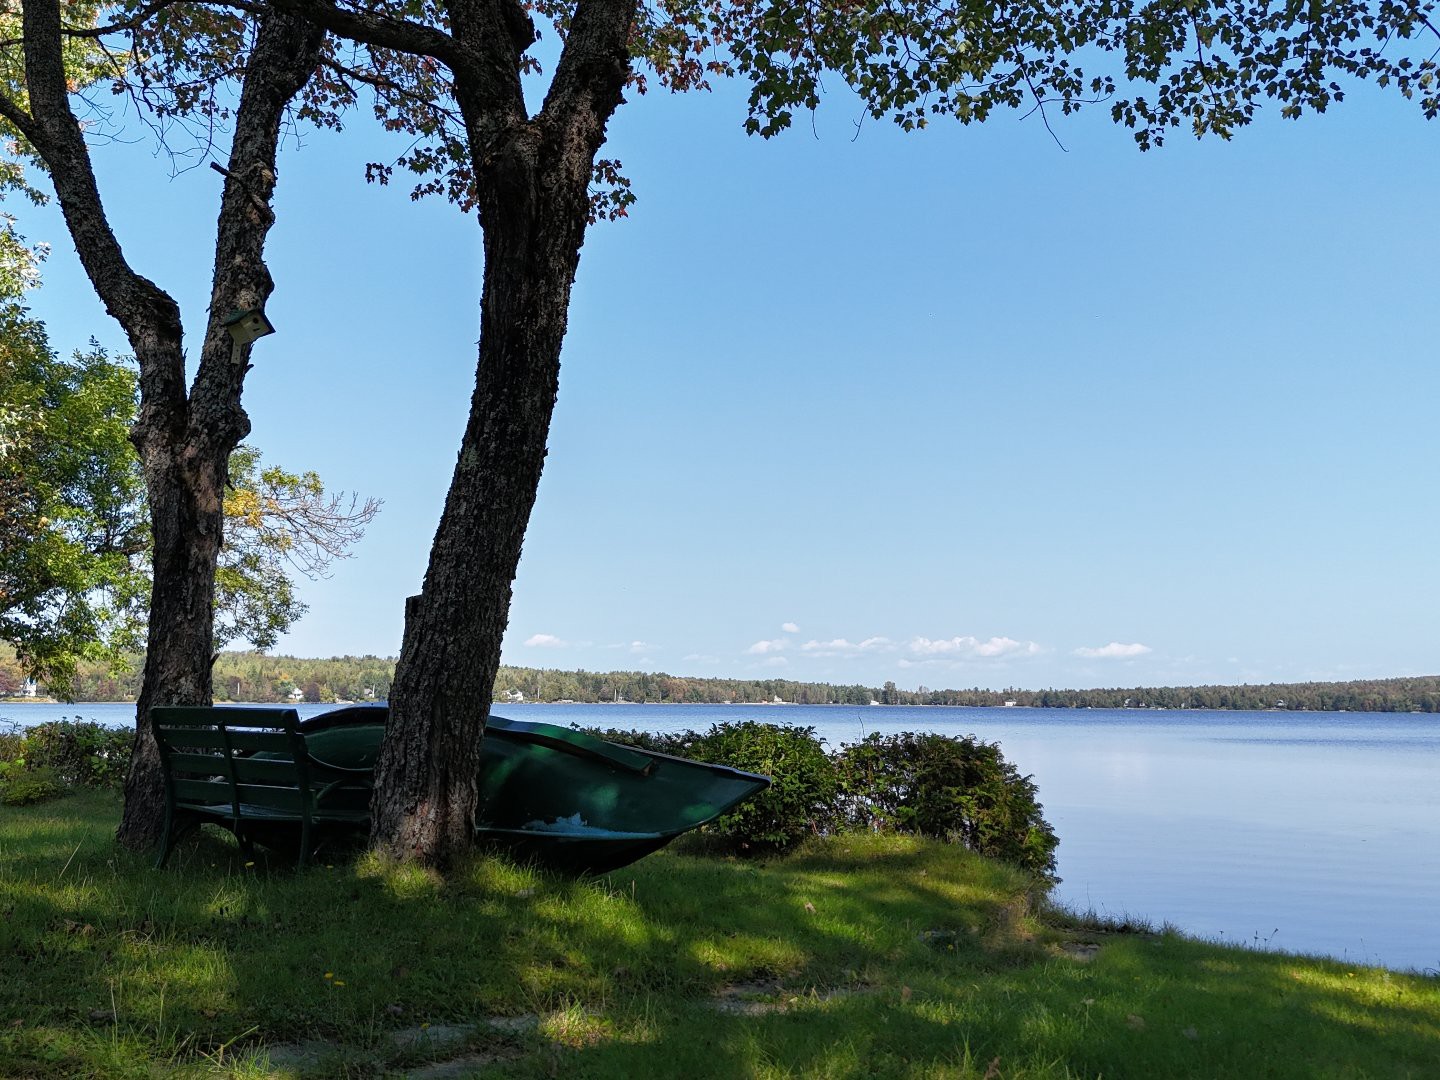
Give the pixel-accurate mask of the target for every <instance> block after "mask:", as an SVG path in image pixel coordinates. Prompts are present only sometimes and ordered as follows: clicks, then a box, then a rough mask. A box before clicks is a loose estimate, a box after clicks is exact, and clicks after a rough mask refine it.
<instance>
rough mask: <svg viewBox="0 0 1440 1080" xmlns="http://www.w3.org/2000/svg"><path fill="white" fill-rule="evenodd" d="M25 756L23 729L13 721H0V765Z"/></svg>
mask: <svg viewBox="0 0 1440 1080" xmlns="http://www.w3.org/2000/svg"><path fill="white" fill-rule="evenodd" d="M24 755H25V729H24V728H22V727H21V726H20V724H19V722H17V721H15V720H0V765H3V764H5V763H6V762H8V761H18V760H20V759H21V758H23V757H24Z"/></svg>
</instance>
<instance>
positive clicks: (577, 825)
mask: <svg viewBox="0 0 1440 1080" xmlns="http://www.w3.org/2000/svg"><path fill="white" fill-rule="evenodd" d="M388 716H389V709H388V708H387V707H386V706H385V705H353V706H346V707H342V708H339V709H334V710H331V711H330V712H327V713H321V714H320V715H319V716H315V717H311V718H310V719H309V720H305V721H302V722H301V724H300V729H301V731H302V732H303V733H304V735H305V743H306V746H307V748H308V750H309V753H310V757H311V759H312V761H313V762H314V764H315V765H317V766H319V767H321V769H322V770H323V769H324V768H325V767H329V768H331V769H333V770H336V771H337V772H345V773H351V774H353V773H354V772H357V771H361V770H369V771H373V770H374V768H375V762H376V760H377V759H378V758H379V755H380V743H381V741H382V739H383V738H384V734H385V722H386V719H387V718H388ZM769 784H770V778H769V777H768V776H760V775H757V774H755V773H748V772H741V771H740V770H739V769H732V768H729V767H728V766H725V765H712V764H709V763H707V762H701V761H689V760H687V759H685V758H678V757H671V756H670V755H668V754H660V753H655V752H653V751H649V750H641V749H638V748H636V747H632V746H622V745H620V744H619V743H613V742H607V741H605V740H604V739H597V738H595V737H594V736H593V735H587V734H585V733H584V732H580V731H575V730H573V729H571V728H564V727H558V726H556V725H554V724H542V723H532V722H528V721H521V720H510V719H507V718H505V717H503V716H495V715H494V714H491V716H490V719H489V720H488V721H487V722H486V724H485V739H484V742H483V743H482V744H481V749H480V806H479V809H478V810H477V812H476V819H475V820H476V824H475V834H476V838H477V839H478V840H480V841H481V842H482V843H486V844H490V845H493V846H497V847H502V848H505V849H507V850H508V851H509V852H510V853H511V854H512V855H514V857H516V858H518V859H522V860H530V861H534V862H536V863H539V864H541V865H543V866H546V867H549V868H551V869H555V870H561V871H565V872H568V873H577V874H578V873H585V874H603V873H606V872H608V871H610V870H615V869H617V868H619V867H621V866H626V865H628V864H629V863H632V862H634V861H635V860H636V859H639V858H642V857H644V856H646V855H649V854H650V853H651V852H653V851H658V850H659V849H660V848H662V847H664V846H665V845H666V844H668V843H669V842H670V841H671V840H674V839H675V838H676V837H677V836H680V835H682V834H684V833H687V832H689V831H690V830H692V829H697V828H699V827H700V826H701V825H704V824H705V823H707V822H709V821H713V820H714V819H715V818H717V817H719V816H720V815H721V814H723V813H725V812H726V811H727V810H729V809H731V808H732V807H733V806H735V805H736V804H738V803H740V802H742V801H744V800H745V799H748V798H749V797H750V796H752V795H755V794H757V793H759V792H761V791H763V790H764V789H765V788H766V787H768V786H769ZM355 797H357V798H358V797H360V796H359V793H358V792H357V793H356V795H355Z"/></svg>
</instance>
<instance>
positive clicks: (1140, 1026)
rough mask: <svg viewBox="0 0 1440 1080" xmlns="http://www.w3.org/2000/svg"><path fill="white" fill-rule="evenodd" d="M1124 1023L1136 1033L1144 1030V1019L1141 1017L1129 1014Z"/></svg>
mask: <svg viewBox="0 0 1440 1080" xmlns="http://www.w3.org/2000/svg"><path fill="white" fill-rule="evenodd" d="M1125 1023H1127V1024H1129V1025H1130V1026H1131V1027H1132V1028H1134V1029H1135V1030H1136V1031H1144V1030H1145V1018H1144V1017H1143V1016H1136V1015H1135V1014H1134V1013H1131V1014H1130V1015H1129V1016H1127V1017H1125Z"/></svg>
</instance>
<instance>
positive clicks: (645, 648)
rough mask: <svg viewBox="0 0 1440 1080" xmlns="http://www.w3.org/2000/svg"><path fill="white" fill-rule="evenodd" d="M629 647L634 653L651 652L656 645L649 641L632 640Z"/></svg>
mask: <svg viewBox="0 0 1440 1080" xmlns="http://www.w3.org/2000/svg"><path fill="white" fill-rule="evenodd" d="M629 647H630V651H631V652H632V653H642V652H649V651H650V650H651V649H653V648H655V646H654V645H651V644H650V643H649V642H648V641H632V642H630V646H629Z"/></svg>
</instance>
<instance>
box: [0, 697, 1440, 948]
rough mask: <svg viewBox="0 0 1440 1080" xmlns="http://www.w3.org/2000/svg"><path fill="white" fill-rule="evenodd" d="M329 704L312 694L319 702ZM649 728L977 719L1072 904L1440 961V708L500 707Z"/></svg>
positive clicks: (108, 713) (1188, 927)
mask: <svg viewBox="0 0 1440 1080" xmlns="http://www.w3.org/2000/svg"><path fill="white" fill-rule="evenodd" d="M326 708H328V706H317V705H302V706H300V710H299V711H300V713H301V715H302V716H310V715H314V714H315V713H317V712H323V711H324V710H325V709H326ZM496 711H497V712H499V713H501V714H503V715H506V716H510V717H512V718H514V719H517V720H541V721H545V722H548V723H558V724H570V723H576V724H582V725H596V726H603V727H617V728H640V729H644V730H648V731H675V730H682V729H685V728H702V729H703V728H705V727H708V726H709V725H710V724H712V723H715V722H718V721H722V720H750V719H755V720H764V721H769V722H774V723H787V724H797V725H803V726H811V727H814V728H815V729H816V731H817V733H818V734H819V735H821V736H822V737H824V738H825V739H826V740H827V742H828V743H829V744H830V745H832V746H838V745H839V744H841V743H845V742H854V741H857V740H858V739H860V738H862V737H863V736H864V735H865V734H867V733H869V732H872V731H880V732H898V731H936V732H940V733H943V734H949V735H967V734H974V735H977V736H979V737H980V738H983V739H986V740H989V741H993V742H999V743H1000V744H1001V746H1002V747H1003V749H1004V752H1005V756H1006V758H1007V759H1009V760H1010V761H1012V762H1014V763H1015V764H1016V765H1017V766H1018V767H1019V769H1020V771H1021V772H1022V773H1028V774H1031V775H1032V776H1033V777H1034V779H1035V782H1036V784H1037V785H1038V787H1039V791H1040V799H1041V801H1042V802H1043V803H1044V805H1045V816H1046V818H1047V819H1048V820H1049V821H1050V823H1051V824H1052V825H1053V826H1054V827H1055V831H1056V832H1057V833H1058V834H1059V836H1060V848H1059V853H1058V855H1059V872H1060V875H1061V877H1062V878H1063V879H1064V880H1063V882H1062V883H1061V884H1060V885H1059V886H1058V887H1057V889H1056V896H1057V897H1058V899H1060V900H1061V901H1063V902H1065V903H1067V904H1070V905H1072V906H1074V907H1077V908H1080V909H1081V910H1088V909H1093V910H1095V911H1097V912H1100V913H1102V914H1111V915H1121V914H1130V915H1134V916H1136V917H1138V918H1144V919H1148V920H1150V921H1151V922H1154V923H1156V924H1159V923H1162V922H1168V923H1171V924H1173V925H1175V926H1177V927H1179V928H1180V929H1182V930H1185V931H1186V932H1188V933H1191V934H1196V935H1199V936H1202V937H1210V938H1215V939H1217V940H1222V941H1229V942H1239V943H1243V944H1248V945H1255V946H1260V947H1269V948H1277V949H1288V950H1292V951H1297V952H1314V953H1324V954H1328V955H1330V956H1334V957H1338V958H1340V959H1344V960H1352V961H1355V962H1357V963H1368V964H1383V965H1386V966H1389V967H1392V968H1397V969H1405V968H1414V969H1420V970H1429V971H1435V970H1436V969H1440V784H1437V777H1440V717H1432V716H1423V715H1410V714H1393V713H1307V712H1211V711H1202V710H1193V711H1191V710H1180V711H1174V710H1172V711H1151V710H1103V709H1085V710H1071V709H965V708H938V707H924V708H919V707H912V708H905V707H886V706H872V707H869V708H855V707H852V706H838V705H818V706H809V705H772V706H758V705H757V706H750V705H734V706H724V705H623V704H621V705H502V706H497V707H496ZM75 715H80V716H84V717H87V718H93V719H96V720H99V721H101V722H104V723H114V724H129V723H131V722H132V721H133V717H134V706H133V705H124V704H80V705H38V704H37V705H14V706H8V705H0V716H7V717H10V718H14V719H18V720H20V721H21V722H22V723H36V722H39V721H41V720H48V719H55V718H58V717H62V716H64V717H69V716H75Z"/></svg>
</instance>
